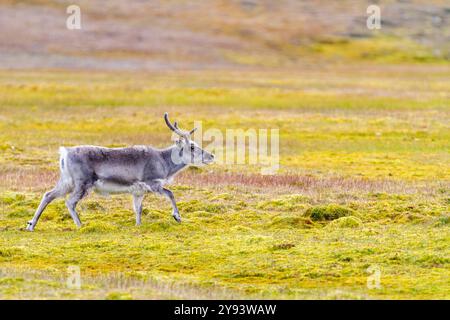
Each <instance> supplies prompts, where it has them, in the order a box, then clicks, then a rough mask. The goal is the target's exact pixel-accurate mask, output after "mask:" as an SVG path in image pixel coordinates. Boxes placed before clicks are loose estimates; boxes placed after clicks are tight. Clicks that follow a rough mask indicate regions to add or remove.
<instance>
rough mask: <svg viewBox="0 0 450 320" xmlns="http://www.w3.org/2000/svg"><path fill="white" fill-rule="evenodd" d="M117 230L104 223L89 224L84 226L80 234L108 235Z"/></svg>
mask: <svg viewBox="0 0 450 320" xmlns="http://www.w3.org/2000/svg"><path fill="white" fill-rule="evenodd" d="M115 230H117V227H115V226H113V225H111V224H108V223H104V222H90V223H89V224H87V225H84V226H83V227H82V228H81V230H80V232H82V233H108V232H112V231H115Z"/></svg>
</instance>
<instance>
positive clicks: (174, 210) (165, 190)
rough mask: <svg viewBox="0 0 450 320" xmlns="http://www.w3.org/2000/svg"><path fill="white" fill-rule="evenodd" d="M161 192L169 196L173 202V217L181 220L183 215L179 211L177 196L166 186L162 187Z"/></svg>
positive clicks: (178, 220)
mask: <svg viewBox="0 0 450 320" xmlns="http://www.w3.org/2000/svg"><path fill="white" fill-rule="evenodd" d="M160 193H161V194H163V195H165V196H166V197H167V198H169V200H170V202H171V203H172V209H173V211H172V217H173V218H174V219H175V220H176V221H177V222H181V216H180V212H179V211H178V208H177V203H176V202H175V197H174V196H173V193H172V191H170V190H169V189H166V188H162V187H161V189H160Z"/></svg>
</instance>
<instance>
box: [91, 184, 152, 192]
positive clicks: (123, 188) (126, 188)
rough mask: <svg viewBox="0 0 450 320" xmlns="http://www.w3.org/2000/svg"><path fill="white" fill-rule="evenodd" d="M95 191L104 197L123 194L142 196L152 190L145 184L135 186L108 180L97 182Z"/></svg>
mask: <svg viewBox="0 0 450 320" xmlns="http://www.w3.org/2000/svg"><path fill="white" fill-rule="evenodd" d="M94 191H95V192H98V193H100V194H103V195H108V194H121V193H132V194H137V195H138V194H141V195H142V194H144V193H146V192H149V191H151V189H150V188H149V186H147V185H146V184H145V183H144V182H135V183H133V184H120V183H117V182H111V181H108V180H97V182H96V183H95V184H94Z"/></svg>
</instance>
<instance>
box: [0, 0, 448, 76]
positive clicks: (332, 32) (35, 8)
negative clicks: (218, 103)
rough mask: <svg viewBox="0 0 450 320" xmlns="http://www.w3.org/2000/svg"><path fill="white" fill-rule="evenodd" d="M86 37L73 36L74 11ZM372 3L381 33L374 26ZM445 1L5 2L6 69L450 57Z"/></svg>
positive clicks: (1, 21) (1, 4) (2, 55)
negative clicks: (69, 23) (369, 9)
mask: <svg viewBox="0 0 450 320" xmlns="http://www.w3.org/2000/svg"><path fill="white" fill-rule="evenodd" d="M71 4H76V5H78V6H79V7H80V8H81V15H82V18H81V27H82V28H81V30H68V29H67V28H66V19H67V17H68V16H69V15H68V14H67V13H66V8H67V6H68V5H71ZM370 4H376V5H378V6H379V7H380V8H381V17H382V28H381V30H369V29H368V28H367V27H366V19H367V17H368V14H367V13H366V9H367V7H368V6H369V5H370ZM449 20H450V2H449V1H445V0H431V1H425V0H411V1H406V0H397V1H396V0H379V1H361V0H359V1H357V0H340V1H322V0H311V1H303V0H282V1H269V0H260V1H257V0H229V1H225V0H210V1H182V0H168V1H159V0H151V1H145V0H129V1H120V0H110V1H92V0H89V1H87V0H77V1H63V0H30V1H15V0H1V1H0V30H2V31H1V32H0V68H14V69H23V68H43V69H45V68H61V69H80V68H84V69H100V70H167V69H210V68H222V69H223V68H292V67H296V66H305V65H313V66H315V67H318V66H317V63H319V62H327V63H328V62H332V63H347V62H348V61H353V62H354V61H355V60H357V61H358V60H361V61H370V62H372V63H374V62H375V63H376V62H382V63H386V62H387V63H403V62H405V63H411V62H413V63H423V62H446V61H447V62H448V60H449V58H450V23H449Z"/></svg>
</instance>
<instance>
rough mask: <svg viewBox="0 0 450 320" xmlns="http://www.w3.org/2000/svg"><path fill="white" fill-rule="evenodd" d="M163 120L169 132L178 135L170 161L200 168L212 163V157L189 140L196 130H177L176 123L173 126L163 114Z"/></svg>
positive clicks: (165, 114) (166, 115) (167, 116)
mask: <svg viewBox="0 0 450 320" xmlns="http://www.w3.org/2000/svg"><path fill="white" fill-rule="evenodd" d="M164 120H165V121H166V124H167V126H168V127H169V129H170V130H172V131H173V132H175V133H176V134H178V136H179V139H178V140H177V141H176V148H174V149H173V152H172V160H173V161H174V162H175V163H184V164H187V165H195V166H200V165H204V164H210V163H212V162H213V161H214V155H213V154H212V153H209V152H208V151H205V150H203V149H202V148H200V147H199V145H198V144H197V143H196V142H195V141H193V140H192V139H191V135H192V134H193V133H194V132H195V130H196V129H197V128H194V129H192V130H191V131H184V130H181V129H180V128H178V123H177V122H176V121H175V122H174V123H173V124H172V123H170V121H169V115H168V114H167V112H166V113H164Z"/></svg>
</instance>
